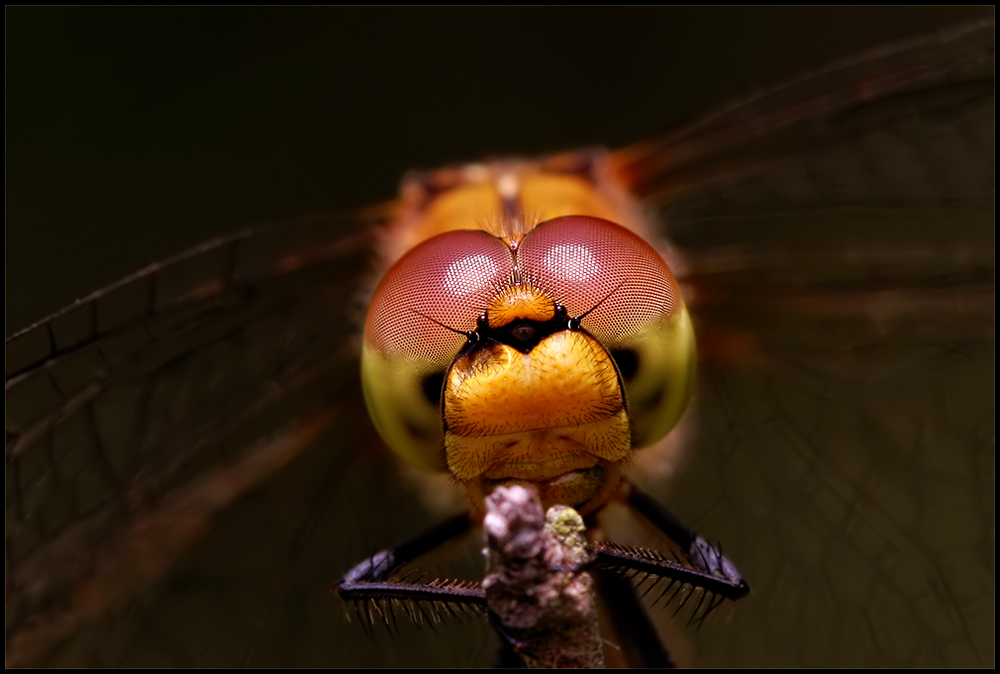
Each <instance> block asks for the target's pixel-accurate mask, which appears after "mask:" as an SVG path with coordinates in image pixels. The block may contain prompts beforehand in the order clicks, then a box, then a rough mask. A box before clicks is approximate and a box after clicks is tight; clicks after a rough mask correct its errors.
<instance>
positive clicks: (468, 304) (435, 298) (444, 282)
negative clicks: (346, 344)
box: [365, 231, 514, 366]
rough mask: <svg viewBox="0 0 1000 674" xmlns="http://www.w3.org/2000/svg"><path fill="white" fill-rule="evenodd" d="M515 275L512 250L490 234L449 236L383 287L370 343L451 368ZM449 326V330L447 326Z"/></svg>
mask: <svg viewBox="0 0 1000 674" xmlns="http://www.w3.org/2000/svg"><path fill="white" fill-rule="evenodd" d="M513 270H514V259H513V254H512V253H511V250H510V248H508V247H507V245H506V244H504V242H503V241H501V240H500V239H497V238H496V237H494V236H491V235H489V234H487V233H485V232H478V231H459V232H449V233H447V234H442V235H440V236H436V237H434V238H432V239H428V240H427V241H425V242H424V243H422V244H420V245H419V246H416V247H415V248H414V249H413V250H411V251H410V252H409V253H407V254H406V255H404V256H403V257H402V258H401V259H400V260H399V261H398V262H397V263H396V264H395V265H394V266H393V267H392V269H390V270H389V272H388V273H387V274H386V275H385V277H384V278H383V279H382V281H381V283H379V285H378V288H377V289H376V290H375V294H374V296H373V297H372V302H371V305H370V307H369V309H368V318H367V320H366V321H365V343H366V344H368V345H370V346H371V347H372V348H374V349H376V350H378V351H380V352H382V353H385V354H394V355H396V354H398V355H405V356H407V357H411V358H417V359H421V360H427V361H436V362H440V363H442V364H443V365H445V366H447V365H448V364H449V363H450V362H451V359H452V358H454V356H455V354H456V353H457V352H458V350H459V348H461V346H462V344H463V343H464V342H465V337H463V336H462V335H460V334H457V333H456V332H454V331H453V330H458V331H462V332H468V331H472V330H475V329H476V319H477V318H478V317H479V316H480V315H481V314H482V313H483V312H484V311H485V310H486V306H487V304H488V303H489V301H490V300H491V299H492V298H493V296H494V295H495V294H496V289H497V288H498V287H502V286H503V285H504V284H505V283H507V282H508V281H509V279H510V277H511V275H512V273H513ZM443 325H444V326H448V327H450V328H452V329H453V330H448V329H447V328H445V327H442V326H443Z"/></svg>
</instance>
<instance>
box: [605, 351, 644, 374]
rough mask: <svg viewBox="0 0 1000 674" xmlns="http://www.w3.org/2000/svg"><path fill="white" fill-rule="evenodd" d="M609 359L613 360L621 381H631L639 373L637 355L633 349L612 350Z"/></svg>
mask: <svg viewBox="0 0 1000 674" xmlns="http://www.w3.org/2000/svg"><path fill="white" fill-rule="evenodd" d="M611 357H612V358H614V359H615V364H617V365H618V371H619V372H620V373H621V375H622V379H623V380H624V381H632V379H634V378H635V375H636V373H637V372H638V371H639V354H638V353H636V352H635V350H633V349H612V350H611Z"/></svg>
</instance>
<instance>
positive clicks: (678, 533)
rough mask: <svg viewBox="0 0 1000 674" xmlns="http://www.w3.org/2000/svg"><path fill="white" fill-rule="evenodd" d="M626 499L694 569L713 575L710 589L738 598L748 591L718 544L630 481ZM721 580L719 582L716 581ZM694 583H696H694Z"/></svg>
mask: <svg viewBox="0 0 1000 674" xmlns="http://www.w3.org/2000/svg"><path fill="white" fill-rule="evenodd" d="M630 487H631V488H630V489H629V493H628V500H627V503H628V504H629V505H630V506H632V508H634V509H635V510H636V512H638V513H639V514H640V515H642V516H643V517H644V518H646V519H647V520H648V521H649V522H650V523H651V524H652V525H653V526H655V527H656V528H657V529H659V530H660V531H661V532H663V533H664V534H665V535H666V536H668V537H669V538H670V539H671V540H672V541H674V542H675V543H677V544H678V545H679V546H680V547H681V549H682V550H683V551H684V554H685V556H686V557H687V561H688V562H689V563H690V564H691V565H692V566H693V567H694V568H695V569H697V570H698V571H700V572H702V573H703V574H707V575H708V576H709V577H711V578H714V579H716V581H715V582H712V583H710V585H711V588H706V589H712V590H713V591H717V592H719V593H720V594H723V595H725V596H726V598H728V599H739V598H740V597H743V596H744V595H746V594H747V593H749V592H750V585H749V583H747V581H746V580H744V579H743V576H741V575H740V572H739V571H737V570H736V567H735V566H734V565H733V563H732V562H730V561H729V560H728V559H726V557H725V556H724V555H723V554H722V551H721V548H716V547H714V546H712V544H711V543H709V542H708V541H706V540H705V539H704V538H702V537H701V536H699V535H698V534H696V533H695V532H694V531H692V530H691V529H690V528H688V526H687V525H686V524H684V523H683V522H681V521H680V519H678V518H677V516H675V515H674V514H673V513H672V512H670V511H669V510H667V509H666V508H665V507H664V506H663V505H661V504H660V503H659V502H658V501H657V500H656V499H654V498H653V497H652V496H650V495H649V494H647V493H646V492H644V491H642V490H641V489H639V488H638V487H636V486H635V485H630ZM720 581H721V582H720ZM695 585H697V583H695Z"/></svg>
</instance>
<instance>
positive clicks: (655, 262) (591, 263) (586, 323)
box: [517, 216, 684, 348]
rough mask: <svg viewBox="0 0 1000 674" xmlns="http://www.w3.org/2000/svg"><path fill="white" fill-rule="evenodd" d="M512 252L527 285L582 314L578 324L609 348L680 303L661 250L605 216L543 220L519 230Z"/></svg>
mask: <svg viewBox="0 0 1000 674" xmlns="http://www.w3.org/2000/svg"><path fill="white" fill-rule="evenodd" d="M517 257H518V262H519V264H520V269H521V273H522V275H524V276H525V277H526V278H528V279H529V281H530V282H531V284H532V285H534V286H536V287H540V288H543V289H544V290H546V291H547V292H549V293H551V295H552V297H553V298H554V299H555V300H556V301H558V302H560V303H562V304H564V305H565V306H566V310H567V311H568V313H569V315H570V316H580V315H582V314H586V316H585V317H584V318H583V321H582V322H581V325H582V326H583V327H584V328H586V329H587V331H588V332H590V333H591V334H592V335H594V336H595V337H597V338H598V339H599V340H600V341H602V342H603V343H605V345H606V346H609V347H611V348H614V345H616V344H617V343H620V342H626V341H629V338H630V337H632V336H635V335H637V334H639V333H641V332H642V331H643V330H644V329H645V328H646V327H647V326H648V325H649V324H650V323H651V322H654V321H656V320H658V319H660V318H662V317H664V316H669V315H671V314H673V313H675V312H677V311H678V310H679V309H681V308H682V307H683V305H684V303H683V300H682V299H681V295H680V290H679V288H678V286H677V282H676V281H675V280H674V277H673V274H671V273H670V269H668V268H667V265H666V263H665V262H664V261H663V259H662V258H661V257H660V256H659V254H657V252H656V251H655V250H653V249H652V248H651V247H650V246H649V244H647V243H646V242H645V241H643V240H642V239H641V238H639V237H638V236H636V235H635V234H633V233H632V232H630V231H629V230H627V229H625V228H624V227H621V226H619V225H616V224H614V223H613V222H608V221H607V220H601V219H600V218H591V217H583V216H568V217H563V218H555V219H553V220H549V221H548V222H544V223H542V224H540V225H538V227H536V228H535V229H533V230H532V231H531V232H530V233H528V235H527V236H525V237H524V240H523V241H522V242H521V246H520V249H519V251H518V256H517ZM587 312H589V313H587Z"/></svg>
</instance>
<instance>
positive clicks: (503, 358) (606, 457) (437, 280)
mask: <svg viewBox="0 0 1000 674" xmlns="http://www.w3.org/2000/svg"><path fill="white" fill-rule="evenodd" d="M693 371H694V337H693V333H692V330H691V324H690V319H689V318H688V315H687V311H686V309H685V307H684V304H683V301H682V299H681V295H680V292H679V289H678V287H677V284H676V282H675V280H674V278H673V276H672V275H671V273H670V271H669V269H668V268H667V266H666V264H665V263H664V262H663V260H662V259H661V258H660V256H659V255H658V254H657V253H656V252H655V251H654V250H653V249H652V248H651V247H650V246H649V245H648V244H646V243H645V242H644V241H643V240H642V239H640V238H639V237H638V236H636V235H635V234H633V233H631V232H629V231H628V230H626V229H624V228H622V227H619V226H618V225H615V224H613V223H611V222H608V221H606V220H601V219H598V218H591V217H582V216H570V217H562V218H555V219H553V220H549V221H547V222H544V223H542V224H540V225H538V226H537V227H535V228H534V229H532V230H531V231H530V232H528V233H527V234H526V235H525V236H524V237H523V238H522V239H521V240H520V241H517V242H513V243H511V242H509V241H505V240H502V239H500V238H497V237H494V236H492V235H490V234H488V233H486V232H481V231H471V230H470V231H456V232H449V233H447V234H442V235H440V236H437V237H434V238H432V239H429V240H428V241H425V242H424V243H423V244H420V245H419V246H417V247H416V248H414V249H413V250H412V251H411V252H410V253H409V254H407V255H405V256H404V257H403V258H401V259H400V260H399V262H397V264H396V265H395V266H394V267H393V268H392V269H391V270H390V271H389V272H388V274H386V276H385V278H384V279H383V280H382V282H381V284H380V285H379V287H378V289H377V290H376V292H375V295H374V298H373V301H372V304H371V307H370V309H369V314H368V318H367V321H366V326H365V340H364V351H363V355H362V374H363V380H364V389H365V397H366V401H367V403H368V409H369V411H370V412H371V415H372V418H373V420H374V422H375V425H376V427H377V428H378V429H379V432H380V433H381V435H382V437H383V438H384V439H385V440H386V442H387V443H388V444H389V446H390V447H391V448H392V449H393V450H394V451H395V452H396V453H397V454H399V455H401V456H402V457H404V458H406V459H407V460H409V461H410V462H412V463H414V464H416V465H417V466H419V467H422V468H425V469H429V470H447V471H448V472H450V473H451V474H452V475H453V476H454V477H455V479H456V480H457V481H459V482H460V483H461V484H463V485H464V486H465V487H466V488H467V489H468V492H469V494H470V497H471V500H472V504H473V507H474V508H476V509H477V510H481V508H482V502H483V499H484V498H485V496H486V495H487V494H489V493H490V492H491V491H492V489H493V488H495V487H496V486H499V485H509V484H511V483H519V484H530V485H531V486H533V487H534V488H535V489H536V490H537V491H538V492H539V496H540V497H541V499H542V502H543V503H544V504H545V505H546V506H548V505H554V504H556V503H560V504H565V505H570V506H573V507H576V508H577V509H578V510H580V511H581V512H582V513H584V514H586V513H587V512H592V511H594V510H597V509H598V508H600V507H601V506H602V505H603V504H604V503H605V502H606V501H607V500H608V499H609V498H610V497H611V495H612V494H613V493H614V490H615V489H616V487H617V485H618V482H619V480H620V477H621V472H622V468H623V465H624V464H625V462H626V461H627V460H628V459H629V457H630V456H631V454H632V452H633V450H634V449H637V448H640V447H644V446H646V445H649V444H651V443H653V442H655V441H656V440H658V439H659V438H661V437H662V436H663V435H665V434H666V433H667V431H669V430H670V428H672V427H673V425H674V424H675V423H676V422H677V420H678V419H679V417H680V415H681V414H682V412H683V411H684V409H685V407H686V404H687V401H688V398H689V396H690V390H691V383H692V379H693Z"/></svg>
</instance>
